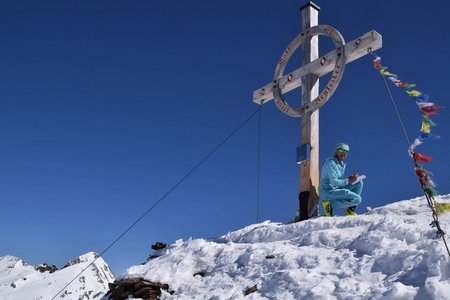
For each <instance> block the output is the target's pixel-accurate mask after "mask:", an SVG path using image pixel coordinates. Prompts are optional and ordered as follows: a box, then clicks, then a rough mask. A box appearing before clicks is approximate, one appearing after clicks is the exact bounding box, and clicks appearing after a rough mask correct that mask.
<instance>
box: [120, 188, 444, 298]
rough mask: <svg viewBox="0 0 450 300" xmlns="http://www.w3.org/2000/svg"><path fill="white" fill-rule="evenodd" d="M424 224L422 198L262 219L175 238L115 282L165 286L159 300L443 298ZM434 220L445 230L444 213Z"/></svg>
mask: <svg viewBox="0 0 450 300" xmlns="http://www.w3.org/2000/svg"><path fill="white" fill-rule="evenodd" d="M436 200H438V201H441V202H449V201H450V195H448V196H441V197H438V198H437V199H436ZM431 221H432V218H431V210H430V209H429V207H428V206H427V203H426V200H425V199H424V198H423V197H421V198H416V199H411V200H406V201H400V202H396V203H393V204H390V205H386V206H384V207H380V208H376V209H374V210H372V211H371V212H370V214H366V215H360V216H356V217H330V218H327V217H321V218H316V219H311V220H308V221H304V222H300V223H295V224H288V225H284V224H279V223H272V222H269V221H266V222H263V223H260V224H255V225H251V226H248V227H246V228H243V229H241V230H238V231H235V232H231V233H228V234H226V235H224V236H222V237H220V238H217V239H210V240H205V239H190V240H187V241H183V240H178V241H176V242H175V243H174V244H173V245H170V246H169V247H168V248H166V249H163V250H159V251H156V252H155V255H158V256H159V257H157V258H154V259H151V260H149V261H148V262H147V263H146V264H145V265H138V266H133V267H130V268H129V269H128V270H127V271H126V272H125V273H124V274H123V275H122V276H121V279H126V278H144V279H146V280H149V281H153V282H160V283H166V284H169V286H170V290H172V291H173V292H174V293H173V295H170V294H169V293H167V292H163V299H239V298H244V291H246V290H247V289H248V288H249V287H254V286H255V285H256V289H257V291H256V292H254V293H251V294H249V295H248V296H246V297H245V299H450V259H449V257H448V254H447V252H446V250H445V247H444V243H443V242H442V239H437V238H436V229H435V228H431V227H430V225H429V224H430V223H431ZM440 221H441V226H442V228H443V229H444V230H447V231H449V232H450V214H449V213H448V214H444V215H442V216H441V217H440ZM447 239H448V236H447ZM194 274H198V275H196V276H194Z"/></svg>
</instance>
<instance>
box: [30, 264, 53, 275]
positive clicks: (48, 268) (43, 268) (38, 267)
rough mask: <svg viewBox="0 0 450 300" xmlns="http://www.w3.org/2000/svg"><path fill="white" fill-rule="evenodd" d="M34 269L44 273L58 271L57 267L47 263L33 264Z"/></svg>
mask: <svg viewBox="0 0 450 300" xmlns="http://www.w3.org/2000/svg"><path fill="white" fill-rule="evenodd" d="M34 269H35V270H36V271H39V272H41V273H45V272H49V273H53V272H56V271H58V268H57V267H56V266H55V265H47V264H45V263H44V264H40V265H36V266H34Z"/></svg>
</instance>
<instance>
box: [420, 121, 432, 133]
mask: <svg viewBox="0 0 450 300" xmlns="http://www.w3.org/2000/svg"><path fill="white" fill-rule="evenodd" d="M420 131H421V132H425V133H430V132H431V128H430V125H429V124H427V123H426V122H423V121H422V128H421V129H420Z"/></svg>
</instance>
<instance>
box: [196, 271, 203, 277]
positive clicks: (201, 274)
mask: <svg viewBox="0 0 450 300" xmlns="http://www.w3.org/2000/svg"><path fill="white" fill-rule="evenodd" d="M193 276H194V277H195V276H200V277H205V272H203V271H200V272H197V273H194V275H193Z"/></svg>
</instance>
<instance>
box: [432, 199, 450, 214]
mask: <svg viewBox="0 0 450 300" xmlns="http://www.w3.org/2000/svg"><path fill="white" fill-rule="evenodd" d="M434 206H435V208H436V213H437V214H438V216H439V215H442V214H443V213H445V212H450V203H439V202H434Z"/></svg>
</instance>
